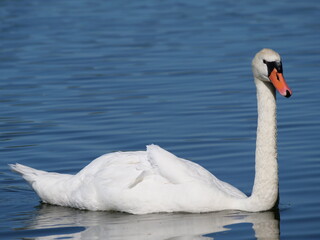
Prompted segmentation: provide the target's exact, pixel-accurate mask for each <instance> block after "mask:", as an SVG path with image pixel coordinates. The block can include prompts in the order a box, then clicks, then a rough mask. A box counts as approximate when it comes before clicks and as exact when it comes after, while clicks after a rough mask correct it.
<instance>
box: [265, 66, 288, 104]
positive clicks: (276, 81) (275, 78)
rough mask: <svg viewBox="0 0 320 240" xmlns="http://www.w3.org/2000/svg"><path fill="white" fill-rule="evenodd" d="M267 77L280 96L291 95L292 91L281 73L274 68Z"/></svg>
mask: <svg viewBox="0 0 320 240" xmlns="http://www.w3.org/2000/svg"><path fill="white" fill-rule="evenodd" d="M269 79H270V80H271V82H272V84H273V86H274V87H275V88H276V89H277V90H278V92H279V93H280V94H281V95H282V96H284V97H287V98H288V97H290V96H291V95H292V91H291V89H290V88H289V86H288V85H287V83H286V81H285V80H284V77H283V75H282V73H279V72H278V71H277V69H276V68H274V69H273V70H272V72H271V73H270V76H269Z"/></svg>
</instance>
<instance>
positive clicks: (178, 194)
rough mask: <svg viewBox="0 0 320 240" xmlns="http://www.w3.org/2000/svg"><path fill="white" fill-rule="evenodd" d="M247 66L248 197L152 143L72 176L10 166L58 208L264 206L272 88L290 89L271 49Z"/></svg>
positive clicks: (272, 181)
mask: <svg viewBox="0 0 320 240" xmlns="http://www.w3.org/2000/svg"><path fill="white" fill-rule="evenodd" d="M252 65H253V73H254V78H255V83H256V86H257V99H258V128H257V143H256V176H255V181H254V187H253V191H252V195H251V196H249V197H247V196H246V195H245V194H244V193H242V192H241V191H239V190H238V189H237V188H235V187H233V186H231V185H229V184H228V183H225V182H223V181H220V180H219V179H217V178H216V177H215V176H213V175H212V174H211V173H210V172H208V171H207V170H205V169H204V168H202V167H201V166H200V165H198V164H196V163H193V162H191V161H188V160H184V159H181V158H178V157H176V156H174V155H173V154H171V153H169V152H167V151H166V150H164V149H162V148H160V147H159V146H156V145H149V146H147V150H146V151H137V152H116V153H110V154H106V155H103V156H101V157H99V158H97V159H95V160H94V161H92V162H91V163H90V164H89V165H88V166H86V167H85V168H84V169H82V170H81V171H80V172H79V173H77V174H76V175H69V174H58V173H48V172H45V171H40V170H35V169H33V168H29V167H26V166H23V165H20V164H15V165H11V167H12V169H13V170H14V171H16V172H19V173H21V174H22V176H23V178H24V179H25V180H26V181H27V182H29V184H30V185H31V186H32V188H33V189H34V190H35V191H36V193H37V194H38V195H39V197H40V198H41V199H42V201H43V202H46V203H51V204H56V205H61V206H69V207H75V208H80V209H88V210H114V211H123V212H129V213H134V214H144V213H151V212H209V211H219V210H226V209H238V210H244V211H264V210H268V209H270V208H272V207H274V206H275V205H276V203H277V199H278V165H277V144H276V134H277V131H276V102H275V87H274V86H276V87H277V89H278V90H279V92H280V93H281V94H282V95H285V96H286V97H289V96H290V95H291V90H290V89H289V88H288V86H287V85H286V83H285V81H284V79H283V76H282V67H281V59H280V56H279V55H278V54H277V53H276V52H274V51H272V50H270V49H263V50H261V51H260V52H259V53H257V54H256V56H255V58H254V59H253V62H252ZM270 81H271V82H272V83H271V82H270ZM274 81H276V82H274Z"/></svg>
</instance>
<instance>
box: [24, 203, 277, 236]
mask: <svg viewBox="0 0 320 240" xmlns="http://www.w3.org/2000/svg"><path fill="white" fill-rule="evenodd" d="M276 215H278V213H277V212H272V211H269V212H262V213H246V212H236V211H223V212H214V213H204V214H185V213H172V214H148V215H130V214H124V213H110V212H91V211H80V210H75V209H70V208H64V207H58V206H51V205H41V207H40V208H39V210H38V212H37V213H36V217H35V218H34V219H33V221H32V222H31V223H30V225H29V226H28V227H26V229H29V230H32V229H37V231H39V230H41V229H43V230H46V231H47V234H42V235H41V236H39V235H38V237H35V236H34V237H35V238H34V239H56V238H70V237H72V238H73V239H129V240H131V239H139V240H149V239H150V240H151V239H152V240H154V239H180V238H182V239H213V237H210V234H213V233H217V232H222V231H228V230H230V228H231V229H232V226H229V225H233V224H239V223H251V224H252V227H253V230H254V234H255V236H256V238H257V239H279V221H278V219H277V217H276ZM72 227H75V228H74V229H75V231H74V232H72V231H71V233H70V229H71V228H72ZM63 228H65V229H66V231H65V232H63ZM56 229H59V231H57V232H56ZM205 235H206V236H205ZM208 235H209V237H208Z"/></svg>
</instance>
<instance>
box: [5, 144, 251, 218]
mask: <svg viewBox="0 0 320 240" xmlns="http://www.w3.org/2000/svg"><path fill="white" fill-rule="evenodd" d="M11 167H12V168H13V169H14V170H15V171H17V172H19V173H20V174H22V176H23V177H24V178H25V179H26V180H27V181H28V182H29V183H30V185H31V186H32V188H33V189H34V190H35V191H36V192H37V194H38V195H39V197H40V198H41V199H42V200H43V201H44V202H47V203H51V204H56V205H62V206H70V207H76V208H81V209H89V210H115V211H125V212H130V213H139V214H141V213H150V212H177V211H180V212H207V211H214V210H222V209H224V208H225V207H226V205H230V204H232V202H233V200H234V199H238V198H239V199H242V198H245V197H246V196H245V195H244V194H243V193H242V192H240V191H239V190H238V189H236V188H234V187H232V186H231V185H229V184H227V183H225V182H222V181H220V180H219V179H217V178H216V177H215V176H213V175H212V174H211V173H210V172H209V171H207V170H206V169H204V168H202V167H201V166H200V165H198V164H196V163H193V162H191V161H188V160H184V159H181V158H178V157H176V156H175V155H173V154H171V153H169V152H167V151H166V150H164V149H162V148H160V147H159V146H156V145H150V146H148V147H147V151H137V152H115V153H109V154H105V155H102V156H101V157H99V158H97V159H95V160H93V161H92V162H91V163H90V164H89V165H87V166H86V167H85V168H83V169H82V170H81V171H80V172H79V173H77V174H76V175H69V174H58V173H48V172H44V171H39V170H35V169H32V168H29V167H26V166H23V165H18V164H17V165H12V166H11ZM215 203H216V204H215ZM218 203H219V204H218ZM221 203H222V204H221ZM213 206H218V208H217V207H213Z"/></svg>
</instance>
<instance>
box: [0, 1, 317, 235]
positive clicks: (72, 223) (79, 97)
mask: <svg viewBox="0 0 320 240" xmlns="http://www.w3.org/2000/svg"><path fill="white" fill-rule="evenodd" d="M319 8H320V4H319V2H318V1H316V0H313V1H300V2H296V1H294V2H292V1H241V2H240V1H238V2H234V1H201V2H195V1H85V0H78V1H52V2H46V3H43V1H39V0H29V1H6V0H5V1H1V2H0V22H1V24H0V59H1V61H0V62H1V64H0V76H1V81H0V106H1V115H0V129H1V130H0V131H1V135H0V141H1V145H0V147H1V160H0V161H1V164H0V182H1V185H0V186H1V188H0V219H1V221H0V238H1V239H22V238H23V239H26V238H27V239H69V238H71V239H72V238H75V239H80V238H81V239H99V238H102V239H106V238H107V239H168V238H172V239H178V238H179V239H180V238H183V239H184V238H186V239H201V238H203V239H205V238H206V237H207V238H209V239H212V238H214V239H265V238H269V239H320V229H319V226H320V204H319V202H320V187H319V181H320V175H319V171H320V150H319V143H320V138H319V133H320V127H319V121H320V98H319V97H318V95H319V94H318V91H319V87H320V82H319V81H318V76H319V74H320V70H319V69H320V66H319V61H318V60H319V53H320V49H319V39H320V25H319V15H318V13H319V10H320V9H319ZM263 47H270V48H274V49H275V50H277V51H278V52H280V53H281V55H282V58H283V64H284V74H285V77H286V80H287V82H288V84H289V86H290V87H291V88H292V90H293V96H292V98H290V99H285V98H282V97H278V123H279V124H278V128H279V133H278V141H279V172H280V209H279V211H269V212H265V213H255V214H252V213H243V212H238V211H226V212H220V213H208V214H151V215H145V216H133V215H128V214H121V213H107V212H88V211H79V210H75V209H69V208H62V207H57V206H49V205H44V204H40V202H39V199H38V198H37V196H36V195H35V193H34V192H32V191H31V190H30V188H29V187H28V186H27V185H26V184H25V182H24V181H23V180H22V179H21V178H20V177H19V176H18V175H16V174H14V173H12V172H11V171H10V170H9V168H8V166H7V164H9V163H14V162H19V163H22V164H25V165H29V166H32V167H35V168H39V169H43V170H48V171H58V172H62V173H76V172H77V171H78V170H80V169H81V168H82V167H84V166H85V165H87V164H88V163H89V162H90V161H91V160H92V159H94V158H96V157H98V156H100V155H101V154H103V153H106V152H112V151H117V150H123V151H125V150H143V149H144V148H145V145H146V144H150V143H156V144H159V145H160V146H162V147H163V148H165V149H167V150H169V151H171V152H173V153H175V154H176V155H178V156H180V157H183V158H187V159H191V160H193V161H195V162H197V163H200V164H201V165H203V166H204V167H205V168H207V169H208V170H210V171H212V172H213V173H214V174H215V175H216V176H217V177H219V178H221V179H223V180H225V181H227V182H229V183H231V184H233V185H235V186H236V187H238V188H240V189H241V190H243V191H244V192H245V193H247V194H250V192H251V188H252V183H253V178H254V149H255V131H256V117H257V114H256V98H255V87H254V84H253V81H252V73H251V66H250V62H251V59H252V57H253V55H254V54H255V53H256V52H257V51H258V50H260V49H261V48H263Z"/></svg>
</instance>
